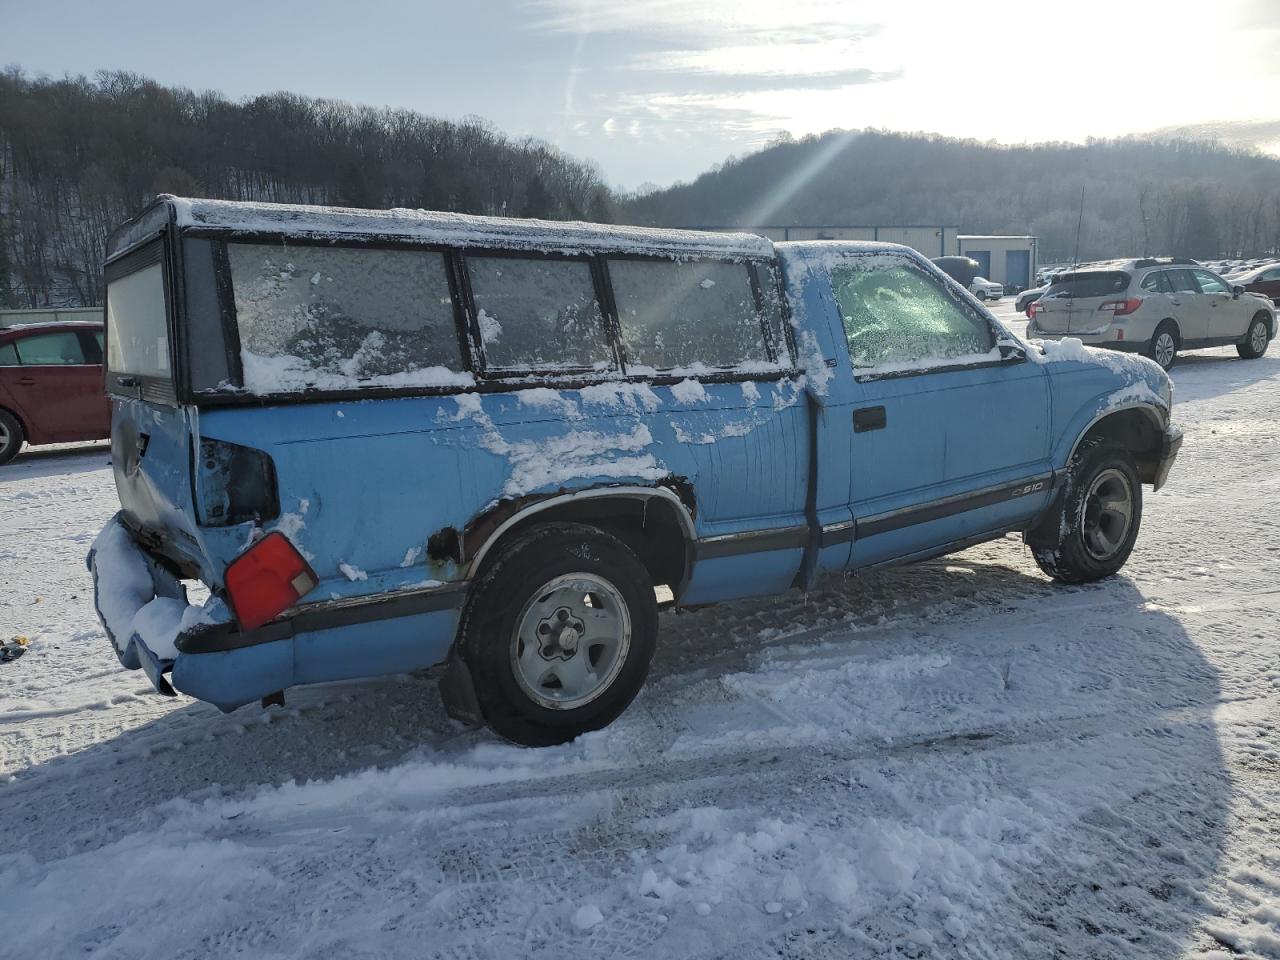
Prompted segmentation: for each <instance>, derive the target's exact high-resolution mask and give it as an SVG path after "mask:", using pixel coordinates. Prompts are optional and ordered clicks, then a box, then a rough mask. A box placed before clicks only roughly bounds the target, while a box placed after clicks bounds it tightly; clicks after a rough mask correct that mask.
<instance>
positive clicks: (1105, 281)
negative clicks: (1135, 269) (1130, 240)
mask: <svg viewBox="0 0 1280 960" xmlns="http://www.w3.org/2000/svg"><path fill="white" fill-rule="evenodd" d="M1128 288H1129V274H1127V273H1125V272H1124V271H1122V270H1095V271H1091V272H1088V273H1064V274H1062V275H1061V276H1059V277H1057V278H1056V279H1055V280H1054V281H1053V283H1052V284H1050V285H1049V289H1048V290H1047V291H1045V299H1049V298H1052V297H1063V298H1066V297H1070V298H1072V299H1080V298H1083V297H1109V296H1111V295H1112V294H1116V293H1123V292H1124V291H1125V290H1127V289H1128Z"/></svg>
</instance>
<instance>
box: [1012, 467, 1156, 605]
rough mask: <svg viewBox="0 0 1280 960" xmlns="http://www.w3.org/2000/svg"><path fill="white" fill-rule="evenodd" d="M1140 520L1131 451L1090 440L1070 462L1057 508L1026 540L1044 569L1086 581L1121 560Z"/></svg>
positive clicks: (1062, 580) (1052, 574)
mask: <svg viewBox="0 0 1280 960" xmlns="http://www.w3.org/2000/svg"><path fill="white" fill-rule="evenodd" d="M1108 505H1112V506H1111V509H1108ZM1125 509H1127V514H1126V513H1125V512H1124V511H1125ZM1141 525H1142V484H1141V482H1140V481H1139V479H1138V471H1137V467H1136V466H1135V465H1134V462H1133V457H1132V455H1130V454H1129V452H1128V451H1126V450H1122V449H1120V448H1118V447H1113V446H1107V445H1103V444H1093V443H1090V444H1089V445H1088V446H1087V447H1084V448H1082V450H1081V451H1080V452H1079V453H1077V454H1076V457H1075V459H1074V460H1073V461H1072V465H1071V469H1070V471H1069V473H1068V475H1067V484H1066V488H1065V489H1064V490H1063V492H1062V494H1061V495H1060V497H1059V498H1058V502H1057V505H1056V508H1055V509H1054V510H1052V511H1051V512H1050V514H1049V516H1048V517H1046V518H1045V520H1043V521H1042V522H1041V523H1040V525H1039V526H1038V527H1037V528H1036V529H1035V530H1034V531H1031V532H1029V533H1028V534H1027V537H1026V540H1027V545H1028V546H1029V547H1031V554H1032V556H1034V557H1035V561H1036V564H1037V565H1038V566H1039V567H1040V569H1041V570H1043V571H1044V572H1045V574H1047V575H1048V576H1050V577H1052V578H1053V579H1054V580H1057V581H1058V582H1060V583H1090V582H1092V581H1094V580H1101V579H1103V578H1105V577H1109V576H1111V575H1112V574H1114V573H1116V572H1118V571H1119V570H1120V568H1121V567H1123V566H1124V565H1125V561H1127V560H1128V559H1129V554H1130V553H1132V552H1133V544H1134V542H1135V541H1136V540H1137V538H1138V529H1139V527H1141Z"/></svg>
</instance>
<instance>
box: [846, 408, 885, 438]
mask: <svg viewBox="0 0 1280 960" xmlns="http://www.w3.org/2000/svg"><path fill="white" fill-rule="evenodd" d="M887 422H888V418H887V417H886V416H885V412H884V407H863V408H862V409H860V410H855V411H853V432H854V433H866V432H867V431H868V430H883V429H884V428H885V424H886V423H887Z"/></svg>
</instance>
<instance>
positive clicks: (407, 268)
mask: <svg viewBox="0 0 1280 960" xmlns="http://www.w3.org/2000/svg"><path fill="white" fill-rule="evenodd" d="M226 252H227V262H228V266H229V269H230V274H231V281H232V292H233V297H234V302H235V318H236V333H237V335H238V339H239V344H240V361H241V364H242V367H243V382H244V388H245V389H246V390H247V391H248V392H250V393H254V394H273V393H281V392H289V391H297V390H308V389H310V390H342V389H358V388H360V387H366V386H375V387H415V386H416V387H426V386H444V385H450V384H457V383H458V382H459V374H460V373H461V371H462V370H463V364H462V356H461V351H460V349H459V344H458V338H457V336H456V332H455V331H456V327H455V322H454V307H453V296H452V293H451V292H450V285H449V277H448V269H447V265H446V262H445V257H444V255H443V254H442V253H439V252H434V251H427V250H387V249H376V248H366V247H324V246H308V245H295V244H290V243H280V242H277V243H236V242H233V243H228V244H227V245H226Z"/></svg>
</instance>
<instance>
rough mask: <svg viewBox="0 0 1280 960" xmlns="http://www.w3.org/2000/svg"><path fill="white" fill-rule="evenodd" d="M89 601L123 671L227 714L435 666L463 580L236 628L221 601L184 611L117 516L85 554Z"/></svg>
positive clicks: (454, 619) (170, 581) (172, 585)
mask: <svg viewBox="0 0 1280 960" xmlns="http://www.w3.org/2000/svg"><path fill="white" fill-rule="evenodd" d="M87 562H88V566H89V570H90V571H91V573H92V575H93V583H94V605H95V607H96V608H97V611H98V617H99V619H100V620H101V621H102V625H103V628H104V629H105V630H106V633H107V637H108V638H109V639H110V640H111V644H112V646H113V647H114V649H115V651H116V656H117V657H119V658H120V662H121V664H123V665H124V666H125V667H127V668H129V669H131V670H137V669H141V670H143V671H144V672H145V673H146V674H147V677H148V678H149V679H150V680H151V682H152V685H153V686H154V687H155V688H156V690H157V691H158V692H160V693H162V694H165V695H166V696H174V695H175V690H177V691H181V692H183V693H186V694H190V695H191V696H194V697H196V698H198V699H200V700H205V701H207V702H209V703H212V704H214V705H215V706H217V707H219V708H221V709H223V710H233V709H235V708H236V707H239V706H243V705H244V704H246V703H252V702H254V701H255V700H260V699H262V698H263V697H265V696H268V695H271V694H274V693H277V692H279V691H282V690H285V689H287V688H288V687H291V686H295V685H298V684H305V683H322V682H327V681H333V680H349V679H355V678H359V677H367V676H375V675H379V674H389V673H403V672H406V671H409V670H416V669H421V668H423V667H429V666H433V665H435V664H438V663H441V662H443V661H444V660H445V659H446V657H447V656H448V652H449V649H450V647H451V646H452V645H453V639H454V635H455V633H456V631H457V626H458V617H459V614H460V610H461V606H462V602H463V600H464V599H465V596H466V586H467V585H466V584H465V583H450V584H440V585H438V586H434V587H431V588H426V589H419V590H402V591H395V592H391V593H380V594H376V595H372V596H367V597H358V598H347V599H343V600H332V601H322V602H319V603H312V604H306V605H303V606H299V607H296V608H294V609H293V610H289V611H286V612H285V613H284V614H283V615H281V616H280V617H279V618H277V619H276V620H273V621H272V622H270V623H268V624H265V625H264V626H262V627H259V628H257V629H255V630H241V629H240V628H239V626H238V625H237V624H236V623H235V622H234V620H233V619H232V617H231V614H230V611H229V610H228V608H227V607H226V605H225V604H224V603H223V602H222V601H221V600H219V599H217V598H211V599H210V601H209V602H208V603H206V604H205V605H204V606H203V607H195V606H190V605H189V604H188V603H187V597H186V591H185V589H184V588H183V586H182V584H181V582H179V581H178V580H177V579H176V578H175V577H174V576H173V574H171V573H170V572H169V571H168V570H166V569H165V568H164V567H163V566H162V565H161V564H160V563H158V562H157V561H156V559H155V558H154V557H153V556H151V554H149V553H148V552H147V551H146V550H145V549H144V548H143V547H141V546H140V545H139V544H138V543H137V542H136V541H135V540H134V539H133V537H132V535H131V534H130V532H129V530H128V528H127V527H126V526H125V525H124V524H123V523H122V522H121V520H120V517H119V515H117V516H116V517H113V518H112V520H111V521H110V522H109V523H108V524H107V526H106V527H105V528H103V531H102V533H101V534H99V536H98V539H97V540H96V541H95V542H94V546H93V549H91V550H90V551H89V557H88V561H87Z"/></svg>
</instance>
